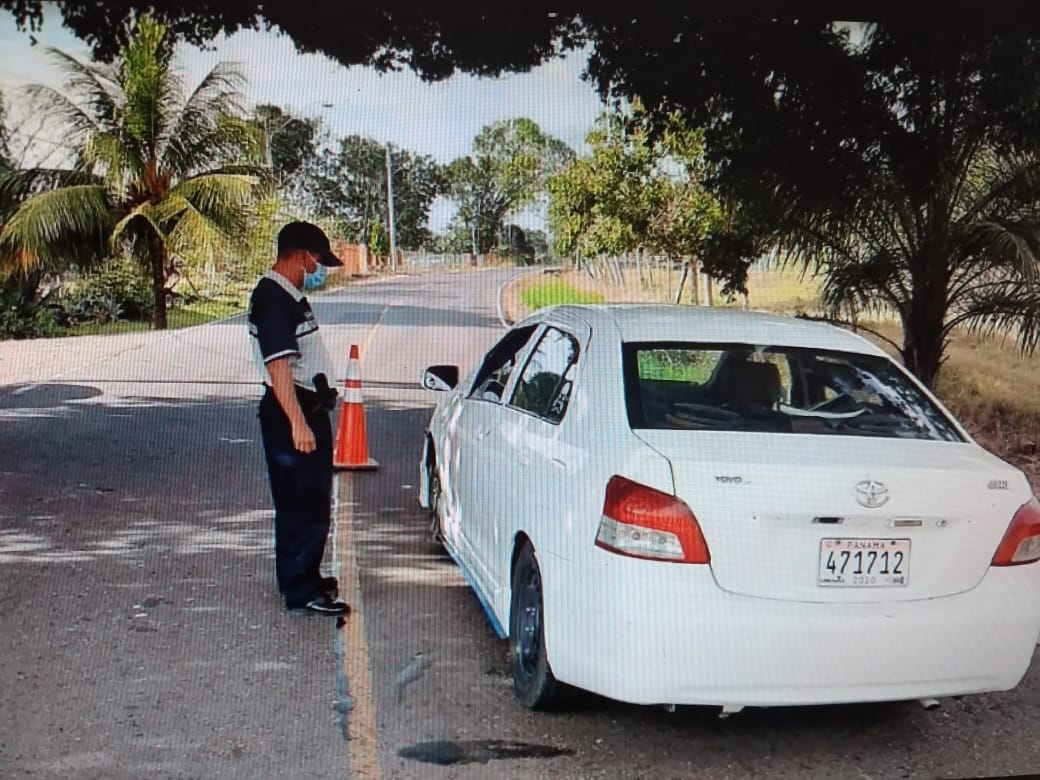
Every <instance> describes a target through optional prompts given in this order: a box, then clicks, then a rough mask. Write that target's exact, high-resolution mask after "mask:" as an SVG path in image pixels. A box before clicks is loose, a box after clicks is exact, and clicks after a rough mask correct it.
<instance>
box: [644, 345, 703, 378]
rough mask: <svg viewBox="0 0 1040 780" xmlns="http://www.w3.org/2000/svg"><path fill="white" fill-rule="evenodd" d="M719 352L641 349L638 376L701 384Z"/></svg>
mask: <svg viewBox="0 0 1040 780" xmlns="http://www.w3.org/2000/svg"><path fill="white" fill-rule="evenodd" d="M721 354H722V353H720V352H691V351H688V350H670V349H655V350H643V351H640V353H639V358H638V360H639V378H640V379H663V380H667V381H669V382H691V383H693V384H698V385H702V384H704V383H705V382H707V381H708V379H709V378H710V377H711V374H712V372H713V371H714V370H715V366H716V364H717V363H718V362H719V357H720V356H721Z"/></svg>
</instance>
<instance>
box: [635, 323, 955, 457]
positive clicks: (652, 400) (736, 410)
mask: <svg viewBox="0 0 1040 780" xmlns="http://www.w3.org/2000/svg"><path fill="white" fill-rule="evenodd" d="M623 354H624V366H625V394H626V401H627V405H628V419H629V423H630V425H631V426H632V428H634V429H639V428H659V429H672V430H682V429H686V430H721V431H762V432H776V433H815V434H822V435H828V434H838V435H844V436H883V437H889V438H911V439H937V440H941V441H963V437H962V436H961V435H960V434H959V433H958V432H957V430H956V428H954V426H953V424H952V423H951V422H950V420H949V419H948V418H947V417H946V416H945V415H944V414H943V413H942V412H941V411H940V410H939V409H938V407H936V406H935V404H933V403H932V402H931V401H930V400H928V398H927V397H925V396H924V395H923V394H922V393H921V392H920V391H919V390H918V389H917V388H916V387H915V386H914V385H913V384H911V382H910V381H909V380H908V379H907V378H906V376H905V375H904V374H903V373H902V372H901V371H900V369H899V367H898V366H896V365H895V363H894V362H892V361H891V360H889V359H887V358H884V357H875V356H872V355H861V354H856V353H851V352H834V351H829V350H816V349H804V348H796V347H777V346H756V345H745V344H690V343H674V342H669V343H627V344H625V345H624V346H623Z"/></svg>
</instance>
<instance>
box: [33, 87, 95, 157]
mask: <svg viewBox="0 0 1040 780" xmlns="http://www.w3.org/2000/svg"><path fill="white" fill-rule="evenodd" d="M24 94H25V96H26V99H27V100H28V101H29V103H30V104H31V105H32V106H33V107H34V108H35V109H36V110H37V111H39V112H41V113H44V114H47V115H48V116H49V117H51V118H52V120H53V121H55V122H56V123H58V124H61V125H64V126H65V127H67V128H68V132H67V134H66V138H65V140H66V142H67V143H69V144H70V145H75V144H78V143H81V142H82V140H83V139H84V138H85V137H86V136H87V134H88V133H92V132H97V131H100V130H103V129H104V126H103V124H102V123H101V122H100V121H99V120H98V119H97V117H95V116H94V115H93V114H91V113H90V112H89V111H87V110H86V109H84V108H82V107H81V106H79V105H78V104H77V103H75V102H74V101H73V100H72V99H71V98H70V97H68V96H66V95H64V94H62V93H61V92H59V91H58V90H56V89H54V88H53V87H48V86H44V85H42V84H33V85H31V86H28V87H25V88H24Z"/></svg>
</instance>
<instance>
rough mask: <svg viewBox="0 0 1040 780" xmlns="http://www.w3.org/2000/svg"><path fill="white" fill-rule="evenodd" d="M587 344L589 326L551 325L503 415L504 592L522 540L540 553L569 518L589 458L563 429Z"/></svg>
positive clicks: (499, 542) (496, 567)
mask: <svg viewBox="0 0 1040 780" xmlns="http://www.w3.org/2000/svg"><path fill="white" fill-rule="evenodd" d="M588 339H589V330H588V327H587V326H585V325H584V324H582V323H568V324H566V325H563V324H560V325H555V324H549V325H547V326H546V328H545V330H544V331H543V332H541V333H540V334H539V335H538V338H537V341H536V342H535V346H534V347H533V348H532V349H531V351H530V354H529V356H528V358H527V360H526V362H525V363H524V368H523V370H522V371H521V372H520V374H519V376H518V377H517V381H516V383H515V385H514V387H513V389H512V392H511V394H510V399H509V403H508V405H507V407H506V409H505V410H504V411H503V414H502V420H503V424H502V426H501V437H502V447H501V458H502V460H503V463H504V467H503V472H502V473H503V474H504V477H503V478H502V479H501V480H500V489H499V490H498V491H497V495H496V499H495V500H496V505H495V506H494V513H495V525H494V528H493V537H492V539H491V540H490V544H491V547H492V549H491V551H489V553H488V559H489V560H490V561H492V566H491V568H492V570H491V576H492V578H493V579H494V580H495V581H496V582H497V583H498V584H499V585H500V586H505V585H507V584H508V582H509V577H510V572H509V565H510V554H509V552H510V549H511V544H512V539H513V538H514V536H515V534H516V532H517V531H518V530H524V531H525V532H527V533H528V534H529V535H531V536H532V537H533V538H534V539H535V544H536V545H538V544H539V543H540V542H543V541H544V540H546V539H547V538H548V536H549V534H548V533H547V531H551V530H552V526H553V524H555V523H556V522H557V521H558V520H559V517H560V515H561V514H562V513H564V512H566V511H567V501H568V498H567V497H568V496H569V495H570V494H571V491H570V490H569V488H568V484H569V482H570V481H571V480H573V479H575V478H578V477H580V473H581V469H582V467H583V463H584V460H583V458H584V453H583V451H582V449H581V448H580V447H579V446H575V445H574V443H572V442H571V441H569V438H568V437H567V436H566V435H565V431H564V428H563V426H562V423H563V422H564V419H565V417H566V415H567V411H568V408H569V405H570V399H571V398H572V393H573V391H574V387H575V382H576V380H577V376H578V373H579V369H580V357H581V355H582V349H583V344H587V343H588Z"/></svg>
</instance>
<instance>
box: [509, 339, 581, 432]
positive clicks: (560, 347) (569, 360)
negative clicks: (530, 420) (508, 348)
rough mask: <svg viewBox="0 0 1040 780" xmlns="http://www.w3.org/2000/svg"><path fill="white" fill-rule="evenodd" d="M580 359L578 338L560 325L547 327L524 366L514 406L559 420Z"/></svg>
mask: <svg viewBox="0 0 1040 780" xmlns="http://www.w3.org/2000/svg"><path fill="white" fill-rule="evenodd" d="M577 362H578V341H577V339H575V338H574V337H573V336H571V335H569V334H567V333H564V332H563V331H560V330H557V329H556V328H548V329H546V331H545V333H544V334H543V335H542V338H541V339H539V341H538V346H537V347H535V349H534V351H533V352H532V353H531V357H530V359H529V360H528V361H527V365H526V366H524V372H523V374H521V375H520V380H519V381H518V382H517V384H516V390H515V391H514V393H513V400H512V401H511V403H512V405H513V406H515V407H516V408H518V409H523V410H525V411H528V412H531V413H532V414H535V415H538V416H539V417H543V418H545V419H547V420H549V421H550V422H553V423H558V422H559V421H560V420H562V419H563V415H564V414H565V413H566V411H567V404H568V402H569V401H570V395H571V388H572V387H573V384H574V371H575V366H576V365H577Z"/></svg>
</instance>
